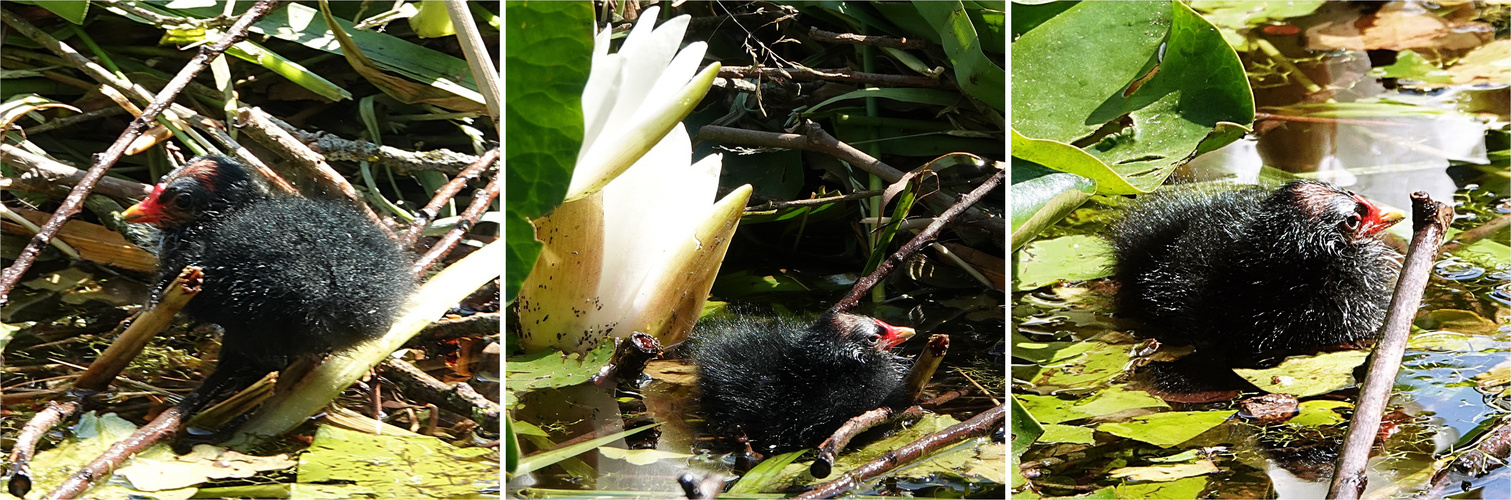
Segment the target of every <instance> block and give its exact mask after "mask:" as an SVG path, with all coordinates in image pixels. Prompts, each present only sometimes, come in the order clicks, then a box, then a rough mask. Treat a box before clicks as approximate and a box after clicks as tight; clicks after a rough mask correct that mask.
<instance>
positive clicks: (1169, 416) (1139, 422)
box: [1097, 411, 1237, 448]
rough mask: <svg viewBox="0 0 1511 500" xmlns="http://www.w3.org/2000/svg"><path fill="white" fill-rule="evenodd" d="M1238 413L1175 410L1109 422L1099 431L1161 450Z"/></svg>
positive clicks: (1098, 428) (1099, 428)
mask: <svg viewBox="0 0 1511 500" xmlns="http://www.w3.org/2000/svg"><path fill="white" fill-rule="evenodd" d="M1234 413H1237V412H1236V411H1173V412H1165V413H1156V414H1153V415H1145V416H1142V417H1133V418H1130V419H1128V421H1126V422H1108V423H1104V424H1101V425H1098V426H1097V430H1099V431H1102V432H1107V433H1111V434H1114V435H1117V436H1122V437H1125V438H1129V439H1135V440H1138V441H1143V442H1145V443H1149V444H1152V445H1155V446H1159V447H1161V448H1169V447H1171V446H1175V445H1178V444H1181V443H1184V442H1186V441H1188V440H1190V439H1191V438H1194V437H1196V436H1198V435H1201V433H1203V432H1207V430H1208V429H1211V428H1213V427H1217V426H1218V425H1219V424H1222V423H1223V422H1225V421H1227V420H1228V417H1231V416H1233V414H1234Z"/></svg>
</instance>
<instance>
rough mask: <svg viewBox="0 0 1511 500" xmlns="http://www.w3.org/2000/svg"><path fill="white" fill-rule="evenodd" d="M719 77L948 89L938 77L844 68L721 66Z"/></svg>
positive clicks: (948, 86) (947, 85)
mask: <svg viewBox="0 0 1511 500" xmlns="http://www.w3.org/2000/svg"><path fill="white" fill-rule="evenodd" d="M719 76H721V77H724V78H757V77H760V78H771V79H787V80H794V81H808V82H812V81H819V80H827V81H831V82H845V83H863V84H871V85H876V86H880V87H927V88H946V89H947V88H950V87H952V86H951V85H949V84H946V83H945V82H943V81H941V80H939V79H938V78H929V77H927V76H908V75H888V74H882V73H865V72H861V71H855V70H852V69H848V68H832V69H812V68H796V67H787V68H761V67H756V66H725V67H722V68H719Z"/></svg>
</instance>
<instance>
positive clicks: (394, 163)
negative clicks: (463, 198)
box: [268, 118, 477, 175]
mask: <svg viewBox="0 0 1511 500" xmlns="http://www.w3.org/2000/svg"><path fill="white" fill-rule="evenodd" d="M268 121H270V122H272V123H273V124H274V125H277V126H278V127H279V128H282V129H283V130H285V131H287V132H288V133H289V134H292V135H293V136H294V138H295V139H298V140H299V142H302V143H305V144H309V145H310V147H311V148H313V149H314V150H315V151H319V152H320V154H321V155H324V156H325V159H327V160H332V161H370V162H372V163H373V165H376V166H380V167H387V168H391V169H393V171H394V173H396V174H400V175H408V174H411V173H414V172H421V171H426V170H434V171H436V172H440V173H443V174H446V175H457V174H459V173H461V171H462V169H464V168H467V166H468V165H472V164H473V163H476V162H477V157H476V156H473V155H469V154H463V153H458V152H455V151H451V150H449V149H432V150H430V151H405V150H402V149H399V148H396V147H393V146H380V145H377V144H373V143H371V142H367V141H352V140H347V139H342V138H340V137H337V136H335V135H331V134H321V133H313V132H305V131H304V130H301V129H299V128H298V127H295V126H293V125H289V124H288V123H285V122H284V121H283V120H279V119H278V118H270V119H269V120H268Z"/></svg>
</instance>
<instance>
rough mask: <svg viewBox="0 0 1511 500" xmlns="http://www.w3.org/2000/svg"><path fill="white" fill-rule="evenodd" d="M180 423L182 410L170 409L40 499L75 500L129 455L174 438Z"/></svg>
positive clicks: (108, 475)
mask: <svg viewBox="0 0 1511 500" xmlns="http://www.w3.org/2000/svg"><path fill="white" fill-rule="evenodd" d="M182 421H183V410H182V409H180V408H179V407H177V406H171V407H169V408H168V409H167V410H163V412H162V413H160V414H158V416H157V418H154V419H152V421H151V422H148V423H147V425H144V426H142V427H141V428H138V429H137V430H136V432H134V433H132V434H131V436H130V437H127V438H126V439H123V440H121V441H118V442H116V443H115V444H113V445H111V446H110V449H109V450H106V451H105V453H103V454H101V455H100V456H99V457H97V458H95V459H94V461H92V462H89V464H88V465H85V466H84V467H83V468H81V469H79V470H78V471H76V472H74V473H73V475H71V476H68V479H66V480H64V481H63V484H60V485H58V487H57V488H56V489H54V490H52V491H51V492H49V493H48V494H47V496H45V497H42V498H44V499H47V500H60V499H64V498H78V497H79V496H81V495H83V494H84V492H85V491H87V490H89V486H90V485H92V484H94V482H95V481H99V480H101V479H108V478H110V476H111V475H112V473H113V472H114V471H115V470H116V469H119V468H120V467H121V464H123V463H125V462H126V459H128V458H131V456H132V455H135V454H136V453H137V452H139V451H142V450H145V449H147V448H150V447H152V445H154V444H157V443H158V442H159V441H162V440H164V439H167V438H170V437H172V436H174V435H175V434H177V433H178V424H179V423H181V422H182Z"/></svg>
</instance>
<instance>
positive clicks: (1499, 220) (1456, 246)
mask: <svg viewBox="0 0 1511 500" xmlns="http://www.w3.org/2000/svg"><path fill="white" fill-rule="evenodd" d="M1508 224H1511V214H1506V215H1502V216H1500V217H1496V218H1494V219H1490V222H1486V223H1484V224H1480V225H1479V227H1475V228H1474V229H1468V230H1465V231H1464V232H1461V233H1459V234H1456V235H1453V241H1449V242H1447V243H1444V244H1443V248H1440V249H1438V255H1448V254H1451V253H1454V252H1457V251H1459V250H1460V249H1463V248H1464V247H1467V246H1469V245H1472V244H1474V242H1476V241H1479V240H1483V239H1485V237H1486V236H1490V235H1492V234H1495V232H1496V231H1500V230H1501V229H1505V228H1506V225H1508Z"/></svg>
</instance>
